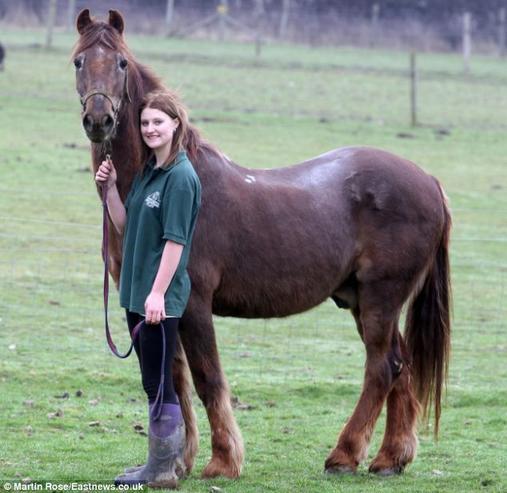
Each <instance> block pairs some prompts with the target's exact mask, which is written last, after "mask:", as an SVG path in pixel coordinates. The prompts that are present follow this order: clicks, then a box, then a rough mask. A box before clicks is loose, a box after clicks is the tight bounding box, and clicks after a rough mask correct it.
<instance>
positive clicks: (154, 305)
mask: <svg viewBox="0 0 507 493" xmlns="http://www.w3.org/2000/svg"><path fill="white" fill-rule="evenodd" d="M182 252H183V245H180V244H179V243H175V242H174V241H171V240H167V241H166V243H165V245H164V251H163V252H162V258H161V260H160V266H159V268H158V271H157V275H156V277H155V281H154V282H153V286H152V288H151V292H150V294H149V295H148V297H147V298H146V301H145V303H144V313H145V314H146V323H148V324H158V323H160V320H163V319H165V317H166V313H165V299H164V296H165V293H166V291H167V289H168V288H169V285H170V284H171V281H172V278H173V276H174V273H175V272H176V269H177V268H178V264H179V263H180V259H181V254H182Z"/></svg>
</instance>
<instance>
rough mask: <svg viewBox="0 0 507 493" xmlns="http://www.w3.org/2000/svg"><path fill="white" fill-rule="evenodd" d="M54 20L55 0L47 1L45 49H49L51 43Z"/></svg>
mask: <svg viewBox="0 0 507 493" xmlns="http://www.w3.org/2000/svg"><path fill="white" fill-rule="evenodd" d="M55 19H56V0H49V9H48V20H47V31H46V49H48V48H51V44H52V43H53V27H54V25H55Z"/></svg>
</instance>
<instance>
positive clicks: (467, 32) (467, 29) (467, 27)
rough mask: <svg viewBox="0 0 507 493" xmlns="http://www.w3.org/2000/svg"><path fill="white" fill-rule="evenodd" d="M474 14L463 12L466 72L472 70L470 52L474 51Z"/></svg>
mask: <svg viewBox="0 0 507 493" xmlns="http://www.w3.org/2000/svg"><path fill="white" fill-rule="evenodd" d="M471 31H472V14H471V13H470V12H465V13H464V14H463V62H464V68H465V73H467V74H468V73H469V72H470V54H471V53H472V36H471Z"/></svg>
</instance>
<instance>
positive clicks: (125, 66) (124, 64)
mask: <svg viewBox="0 0 507 493" xmlns="http://www.w3.org/2000/svg"><path fill="white" fill-rule="evenodd" d="M128 64H129V62H128V61H127V59H126V58H122V59H121V60H120V68H121V69H123V70H125V69H126V68H127V65H128Z"/></svg>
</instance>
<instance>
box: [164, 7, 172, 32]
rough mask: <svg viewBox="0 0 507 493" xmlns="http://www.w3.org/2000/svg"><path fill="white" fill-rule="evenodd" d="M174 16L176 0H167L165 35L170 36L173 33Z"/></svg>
mask: <svg viewBox="0 0 507 493" xmlns="http://www.w3.org/2000/svg"><path fill="white" fill-rule="evenodd" d="M173 14H174V0H167V7H166V10H165V35H166V36H169V35H170V33H171V24H172V22H173Z"/></svg>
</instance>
